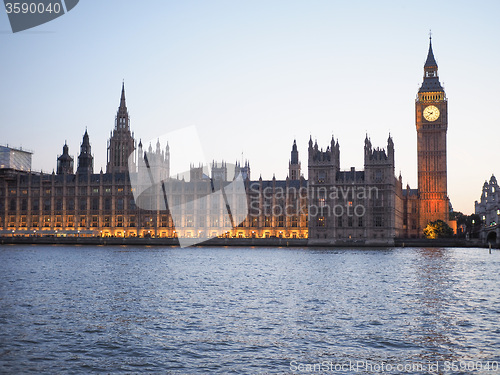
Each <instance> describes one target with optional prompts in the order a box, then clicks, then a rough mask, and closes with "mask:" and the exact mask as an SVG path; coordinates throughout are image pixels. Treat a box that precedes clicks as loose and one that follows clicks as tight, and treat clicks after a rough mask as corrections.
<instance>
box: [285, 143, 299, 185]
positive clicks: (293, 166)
mask: <svg viewBox="0 0 500 375" xmlns="http://www.w3.org/2000/svg"><path fill="white" fill-rule="evenodd" d="M288 178H289V179H290V180H299V179H300V162H299V151H297V142H296V141H295V139H294V140H293V146H292V154H291V159H290V162H289V163H288Z"/></svg>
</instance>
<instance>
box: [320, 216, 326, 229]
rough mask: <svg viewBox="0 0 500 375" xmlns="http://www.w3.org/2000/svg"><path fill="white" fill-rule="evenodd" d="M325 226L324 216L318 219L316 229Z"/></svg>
mask: <svg viewBox="0 0 500 375" xmlns="http://www.w3.org/2000/svg"><path fill="white" fill-rule="evenodd" d="M325 225H326V220H325V217H324V216H320V217H318V227H324V226H325Z"/></svg>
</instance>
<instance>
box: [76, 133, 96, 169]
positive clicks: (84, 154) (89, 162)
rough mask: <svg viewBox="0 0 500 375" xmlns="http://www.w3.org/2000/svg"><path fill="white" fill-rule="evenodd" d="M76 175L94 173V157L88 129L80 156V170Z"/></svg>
mask: <svg viewBox="0 0 500 375" xmlns="http://www.w3.org/2000/svg"><path fill="white" fill-rule="evenodd" d="M76 173H81V174H87V173H90V174H92V173H94V157H93V156H92V152H91V147H90V140H89V133H87V129H85V134H84V135H83V141H82V144H81V146H80V155H78V168H77V170H76Z"/></svg>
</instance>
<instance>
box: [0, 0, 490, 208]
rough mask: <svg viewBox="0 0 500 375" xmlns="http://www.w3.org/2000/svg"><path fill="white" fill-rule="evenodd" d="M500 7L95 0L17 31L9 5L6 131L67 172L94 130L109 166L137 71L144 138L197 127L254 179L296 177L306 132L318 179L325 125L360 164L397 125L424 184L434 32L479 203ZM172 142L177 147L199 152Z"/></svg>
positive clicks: (1, 125) (134, 110) (455, 135)
mask: <svg viewBox="0 0 500 375" xmlns="http://www.w3.org/2000/svg"><path fill="white" fill-rule="evenodd" d="M498 14H500V2H498V1H495V0H492V1H475V2H470V1H456V0H455V1H439V2H438V1H435V2H427V3H422V2H407V1H405V2H403V1H333V0H325V1H322V0H308V1H305V0H302V1H293V0H286V1H279V0H273V1H269V0H266V1H259V0H252V1H249V0H248V1H233V0H228V1H216V0H214V1H207V0H202V1H190V0H182V1H181V0H176V1H166V0H161V1H154V0H150V1H134V2H133V1H125V0H100V1H98V0H80V3H79V4H78V5H77V6H76V7H75V8H74V9H73V10H71V11H70V12H68V13H67V14H65V15H64V16H62V17H59V18H57V19H55V20H53V21H51V22H49V23H46V24H44V25H41V26H38V27H36V28H33V29H30V30H26V31H23V32H19V33H15V34H13V33H12V31H11V29H10V25H9V23H8V18H7V14H6V13H5V12H4V11H3V9H2V11H0V56H1V59H0V144H4V145H5V144H8V145H9V146H13V147H21V146H22V147H23V148H24V149H29V150H32V151H33V152H34V154H33V165H32V169H33V170H36V171H40V170H43V171H45V172H52V170H53V169H55V167H56V159H57V156H58V155H59V154H61V153H62V146H63V145H64V143H65V142H67V143H68V146H69V151H70V154H71V155H73V156H76V155H77V154H78V152H79V147H80V143H81V141H82V136H83V133H84V132H85V129H86V128H87V129H88V133H89V136H90V141H91V144H92V152H93V154H94V163H95V167H94V169H95V171H96V172H99V170H100V169H101V168H103V170H105V166H106V147H107V140H108V139H109V136H110V131H111V130H112V129H113V127H114V119H115V116H116V111H117V109H118V105H119V101H120V93H121V85H122V81H123V80H124V82H125V91H126V99H127V106H128V110H129V114H130V119H131V130H132V131H133V132H134V134H135V138H136V139H142V141H143V143H146V144H147V143H148V142H149V141H150V140H153V141H156V139H157V138H158V137H161V138H162V139H164V138H165V135H168V133H169V132H172V131H174V130H176V129H182V128H185V127H189V126H195V127H196V129H197V131H198V137H199V139H200V141H201V143H202V147H203V152H204V155H205V161H211V160H219V161H220V160H222V159H223V160H225V161H227V162H231V163H234V162H235V161H236V160H242V159H244V160H248V161H249V162H250V166H251V178H252V179H258V178H259V176H262V178H263V179H271V178H272V177H273V175H275V176H276V178H277V179H284V178H286V176H287V173H288V162H289V159H290V151H291V147H292V144H293V140H294V139H296V140H297V145H298V149H299V158H300V161H301V163H302V172H303V174H304V176H305V177H306V178H307V146H308V141H309V138H310V137H312V138H313V140H317V141H318V144H319V146H320V147H323V148H326V147H327V146H328V144H329V142H330V139H331V137H332V135H334V136H335V138H336V139H337V138H338V140H339V143H340V163H341V168H342V169H346V170H347V169H350V168H351V167H356V169H358V170H361V169H363V145H364V139H365V134H368V135H369V136H370V137H371V140H372V143H373V145H374V146H375V147H382V148H385V147H386V146H387V138H388V135H389V133H390V134H391V136H392V137H393V139H394V144H395V150H396V171H395V173H396V175H399V173H400V172H401V174H402V176H403V183H404V184H405V185H406V184H407V183H408V184H410V186H411V187H412V188H416V187H417V149H416V129H415V97H416V94H417V91H418V88H419V85H420V84H421V82H422V78H423V65H424V62H425V59H426V57H427V51H428V45H429V30H430V29H432V44H433V50H434V55H435V57H436V60H437V62H438V65H439V76H440V80H441V83H444V88H445V91H446V94H447V97H448V154H447V157H448V194H449V196H450V199H451V202H452V204H453V207H454V209H455V210H456V211H462V212H464V213H466V214H470V213H472V212H473V211H474V201H475V200H478V199H479V198H480V194H481V188H482V185H483V183H484V181H485V180H487V179H488V180H489V178H490V177H491V175H492V174H496V175H497V176H500V165H499V163H498V160H499V142H498V139H499V138H498V132H497V129H498V128H499V125H500V111H499V110H498V107H499V105H498V103H500V90H498V87H500V48H499V40H500V23H499V22H498ZM167 139H168V136H167ZM170 147H171V152H172V159H173V158H184V159H185V160H188V159H189V160H190V159H191V158H192V157H198V155H199V153H198V152H197V151H196V150H189V148H186V147H183V148H182V149H176V148H175V144H170ZM195 147H196V146H195ZM75 160H76V159H75ZM192 162H193V163H198V162H199V160H192Z"/></svg>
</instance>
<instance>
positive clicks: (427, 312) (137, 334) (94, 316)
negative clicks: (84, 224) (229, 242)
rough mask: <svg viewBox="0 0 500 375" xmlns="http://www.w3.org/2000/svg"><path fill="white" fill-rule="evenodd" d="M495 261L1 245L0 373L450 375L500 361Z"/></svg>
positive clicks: (453, 253)
mask: <svg viewBox="0 0 500 375" xmlns="http://www.w3.org/2000/svg"><path fill="white" fill-rule="evenodd" d="M499 266H500V252H494V253H493V254H488V251H485V250H484V249H410V248H405V249H386V250H380V249H379V250H370V249H349V250H340V249H339V250H327V249H265V248H255V249H251V248H195V249H192V248H189V249H176V248H173V249H170V248H164V249H162V248H132V247H85V246H80V247H57V246H53V247H22V246H16V247H14V246H6V247H5V246H4V247H1V248H0V275H1V278H0V332H2V334H1V335H0V372H5V373H54V372H55V373H58V372H63V373H88V372H104V373H110V372H128V373H130V372H147V373H150V372H158V373H179V374H184V373H220V374H227V373H235V374H236V373H276V374H277V373H290V372H293V373H304V371H300V370H299V369H298V366H297V364H299V363H300V364H318V363H321V362H322V361H327V362H328V363H332V364H345V363H348V362H349V361H351V362H355V363H356V362H357V361H364V362H365V363H366V362H369V363H371V364H377V363H389V364H394V365H396V364H408V363H435V362H436V361H439V365H440V366H441V367H440V368H439V370H438V371H434V372H433V373H442V374H444V373H450V374H451V373H458V372H456V371H455V372H453V371H446V370H445V369H444V363H445V361H449V362H451V361H461V360H475V361H484V362H485V361H498V362H500V357H499V353H500V325H499V321H500V319H499V318H500V293H499V292H498V287H499V279H500V275H499V269H500V267H499ZM291 362H292V363H293V364H294V365H295V366H296V367H295V368H294V367H293V366H291V364H290V363H291ZM358 370H359V371H357V372H356V373H374V372H377V371H375V370H373V369H371V370H370V369H366V368H365V369H358ZM327 373H328V372H327ZM330 373H334V372H330ZM336 373H351V372H350V371H348V370H344V371H341V372H338V371H337V372H336ZM385 373H401V371H396V370H394V371H385ZM405 373H415V374H416V373H422V371H406V372H405ZM464 373H468V372H464ZM474 373H478V374H480V373H485V374H486V373H488V374H490V373H492V372H491V371H490V372H485V371H476V372H474ZM497 373H500V371H499V372H497Z"/></svg>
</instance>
